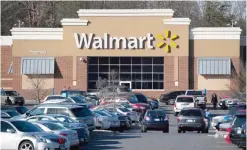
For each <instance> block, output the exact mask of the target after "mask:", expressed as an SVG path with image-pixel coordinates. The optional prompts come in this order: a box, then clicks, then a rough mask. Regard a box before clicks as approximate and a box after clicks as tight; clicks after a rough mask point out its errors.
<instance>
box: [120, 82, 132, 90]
mask: <svg viewBox="0 0 247 150" xmlns="http://www.w3.org/2000/svg"><path fill="white" fill-rule="evenodd" d="M119 85H120V86H126V87H128V88H129V89H132V85H131V81H120V82H119Z"/></svg>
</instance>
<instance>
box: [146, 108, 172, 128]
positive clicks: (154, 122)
mask: <svg viewBox="0 0 247 150" xmlns="http://www.w3.org/2000/svg"><path fill="white" fill-rule="evenodd" d="M147 130H159V131H163V133H169V118H168V115H167V114H166V113H165V112H164V111H162V110H148V111H147V112H146V114H145V116H144V119H143V120H142V122H141V131H142V132H147Z"/></svg>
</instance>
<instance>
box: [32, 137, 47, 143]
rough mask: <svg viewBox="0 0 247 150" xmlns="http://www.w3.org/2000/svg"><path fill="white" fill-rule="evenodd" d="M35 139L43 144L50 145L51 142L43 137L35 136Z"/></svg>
mask: <svg viewBox="0 0 247 150" xmlns="http://www.w3.org/2000/svg"><path fill="white" fill-rule="evenodd" d="M35 138H36V139H37V140H38V141H39V142H43V143H49V140H48V139H46V138H44V137H41V136H35Z"/></svg>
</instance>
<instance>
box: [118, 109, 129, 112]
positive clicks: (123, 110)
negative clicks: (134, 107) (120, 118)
mask: <svg viewBox="0 0 247 150" xmlns="http://www.w3.org/2000/svg"><path fill="white" fill-rule="evenodd" d="M118 109H119V110H121V111H122V112H130V110H129V109H127V108H118Z"/></svg>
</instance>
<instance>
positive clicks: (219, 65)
mask: <svg viewBox="0 0 247 150" xmlns="http://www.w3.org/2000/svg"><path fill="white" fill-rule="evenodd" d="M197 64H198V65H197V73H198V74H201V75H230V74H231V59H230V58H229V57H199V58H198V61H197Z"/></svg>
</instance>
